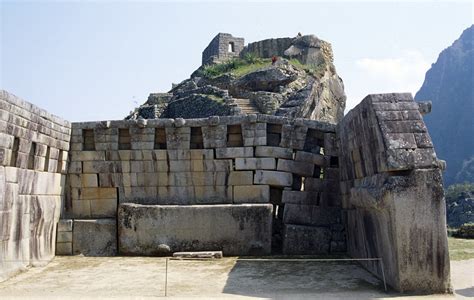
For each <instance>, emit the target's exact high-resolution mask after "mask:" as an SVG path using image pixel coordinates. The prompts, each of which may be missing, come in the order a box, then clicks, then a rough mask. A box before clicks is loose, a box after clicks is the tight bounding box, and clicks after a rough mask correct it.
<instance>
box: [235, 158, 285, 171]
mask: <svg viewBox="0 0 474 300" xmlns="http://www.w3.org/2000/svg"><path fill="white" fill-rule="evenodd" d="M275 168H276V161H275V159H274V158H270V157H265V158H236V159H235V169H236V170H257V169H260V170H274V169H275Z"/></svg>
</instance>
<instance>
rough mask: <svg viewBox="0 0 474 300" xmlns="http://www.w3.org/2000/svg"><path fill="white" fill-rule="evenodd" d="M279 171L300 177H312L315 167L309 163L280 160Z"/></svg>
mask: <svg viewBox="0 0 474 300" xmlns="http://www.w3.org/2000/svg"><path fill="white" fill-rule="evenodd" d="M277 170H278V171H284V172H289V173H293V174H296V175H300V176H305V177H311V176H313V173H314V165H313V164H312V163H307V162H299V161H293V160H286V159H279V160H278V166H277Z"/></svg>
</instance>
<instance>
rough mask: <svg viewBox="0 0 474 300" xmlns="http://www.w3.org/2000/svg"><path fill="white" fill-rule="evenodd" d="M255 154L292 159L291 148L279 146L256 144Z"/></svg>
mask: <svg viewBox="0 0 474 300" xmlns="http://www.w3.org/2000/svg"><path fill="white" fill-rule="evenodd" d="M255 156H257V157H275V158H284V159H292V158H293V150H291V149H289V148H281V147H271V146H258V147H256V148H255Z"/></svg>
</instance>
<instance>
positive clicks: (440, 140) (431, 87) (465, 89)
mask: <svg viewBox="0 0 474 300" xmlns="http://www.w3.org/2000/svg"><path fill="white" fill-rule="evenodd" d="M473 72H474V25H473V26H471V27H470V28H468V29H466V30H464V32H463V33H462V35H461V37H460V38H459V39H457V40H456V41H455V42H454V43H453V44H452V45H451V46H450V47H448V48H446V49H445V50H443V51H442V52H441V54H440V55H439V57H438V60H437V61H436V63H434V64H433V65H432V66H431V69H430V70H428V72H427V73H426V77H425V81H424V82H423V86H422V87H421V89H420V90H419V91H418V93H417V94H416V96H415V99H416V100H421V101H423V100H431V101H432V102H433V112H432V113H431V114H429V115H427V116H426V119H425V121H426V125H427V126H428V128H429V129H430V135H431V137H432V139H433V143H434V144H435V146H436V152H437V154H438V155H439V157H441V158H442V159H444V160H446V162H447V165H448V168H447V170H446V172H445V175H444V179H445V183H446V184H448V185H449V184H453V183H462V182H465V181H468V182H474V138H473V137H474V126H473V116H474V89H473V86H474V76H473Z"/></svg>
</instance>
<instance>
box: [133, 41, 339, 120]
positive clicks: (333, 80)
mask: <svg viewBox="0 0 474 300" xmlns="http://www.w3.org/2000/svg"><path fill="white" fill-rule="evenodd" d="M345 101H346V96H345V94H344V84H343V82H342V79H341V78H340V77H339V76H338V74H337V73H336V68H335V67H334V64H333V54H332V48H331V45H330V44H329V43H327V42H325V41H323V40H320V39H318V38H317V37H316V36H314V35H305V36H302V35H298V36H297V37H295V38H277V39H268V40H263V41H258V42H254V43H251V44H249V45H247V46H244V40H243V39H242V38H234V37H232V35H230V34H224V33H219V34H218V35H217V36H216V37H215V38H214V39H213V40H212V41H211V43H210V44H209V46H208V47H207V48H206V49H205V50H204V52H203V65H202V66H200V67H199V68H198V69H197V70H196V71H195V72H193V73H192V74H191V76H190V78H189V79H186V80H183V81H182V82H181V83H179V84H177V85H174V86H173V88H172V89H171V90H170V91H169V92H168V93H152V94H150V96H149V98H148V100H147V101H146V102H145V103H144V104H143V105H141V106H140V107H138V108H136V109H135V110H134V111H133V112H131V114H130V115H129V116H128V117H127V119H137V118H145V119H153V118H204V117H209V116H213V115H217V116H224V115H240V114H268V115H277V116H286V117H290V118H307V119H312V120H320V121H325V122H329V123H334V124H335V123H337V122H338V121H339V120H341V119H342V117H343V114H344V108H345Z"/></svg>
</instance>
